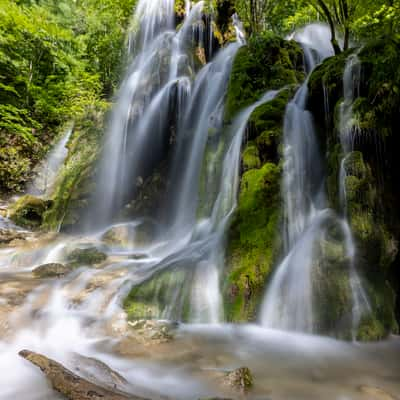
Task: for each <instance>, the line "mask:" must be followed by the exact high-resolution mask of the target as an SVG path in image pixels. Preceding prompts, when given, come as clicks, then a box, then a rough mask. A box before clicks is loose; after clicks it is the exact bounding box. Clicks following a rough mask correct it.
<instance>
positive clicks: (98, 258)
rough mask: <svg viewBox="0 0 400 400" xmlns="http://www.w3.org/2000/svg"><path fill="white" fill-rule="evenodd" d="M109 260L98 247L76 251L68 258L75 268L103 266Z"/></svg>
mask: <svg viewBox="0 0 400 400" xmlns="http://www.w3.org/2000/svg"><path fill="white" fill-rule="evenodd" d="M106 259H107V255H106V254H105V253H103V252H101V251H100V250H98V249H97V248H96V247H88V248H85V249H75V250H73V251H72V252H71V253H69V254H68V256H67V261H68V262H69V263H70V265H72V266H74V267H79V266H81V265H96V264H101V263H102V262H104V261H105V260H106Z"/></svg>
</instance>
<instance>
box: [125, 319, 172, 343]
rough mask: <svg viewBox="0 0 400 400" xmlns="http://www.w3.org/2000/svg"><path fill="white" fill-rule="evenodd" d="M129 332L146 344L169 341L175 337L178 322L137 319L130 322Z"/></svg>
mask: <svg viewBox="0 0 400 400" xmlns="http://www.w3.org/2000/svg"><path fill="white" fill-rule="evenodd" d="M128 326H129V327H130V329H129V331H128V334H129V335H130V336H133V337H134V338H135V339H137V340H138V341H139V342H140V343H142V344H145V345H152V344H161V343H167V342H170V341H171V340H173V339H174V334H175V332H174V331H175V329H176V328H177V323H175V322H172V321H162V320H144V319H142V320H137V321H130V322H128Z"/></svg>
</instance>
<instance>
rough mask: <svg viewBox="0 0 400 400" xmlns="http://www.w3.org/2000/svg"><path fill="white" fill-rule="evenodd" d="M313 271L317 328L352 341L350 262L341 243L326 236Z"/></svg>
mask: <svg viewBox="0 0 400 400" xmlns="http://www.w3.org/2000/svg"><path fill="white" fill-rule="evenodd" d="M315 250H316V251H315V265H314V268H313V275H312V284H313V295H314V298H313V303H314V325H315V327H316V330H317V331H318V332H319V333H322V334H326V335H330V336H336V337H339V338H341V339H351V337H352V295H351V286H350V275H349V274H350V272H349V271H350V260H349V259H348V258H347V254H346V249H345V245H344V243H343V238H342V240H336V239H335V238H333V237H330V236H329V235H327V237H325V238H323V239H321V240H320V241H319V243H318V245H317V246H316V249H315Z"/></svg>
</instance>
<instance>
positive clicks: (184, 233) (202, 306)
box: [88, 0, 271, 322]
mask: <svg viewBox="0 0 400 400" xmlns="http://www.w3.org/2000/svg"><path fill="white" fill-rule="evenodd" d="M203 7H204V2H202V1H201V2H198V3H196V4H194V5H193V6H191V4H190V2H186V10H187V13H186V16H185V19H184V21H183V23H182V25H181V27H180V28H179V30H177V31H174V30H172V29H173V27H174V25H173V16H174V8H173V2H171V1H170V0H168V1H166V0H164V1H161V0H159V1H155V2H152V3H151V5H150V4H149V1H145V0H141V1H139V3H138V6H137V9H136V13H135V17H134V20H136V21H140V22H141V23H140V24H139V25H138V27H137V29H136V31H134V32H133V34H132V35H131V37H130V38H129V43H128V47H129V49H131V50H130V51H131V53H132V57H133V59H132V62H131V65H130V66H129V68H128V70H127V74H126V77H125V79H124V81H123V83H122V85H121V89H120V91H119V94H118V97H117V102H116V105H115V107H114V111H113V114H112V116H111V121H110V128H109V131H108V133H107V137H106V141H105V143H104V151H103V156H102V160H101V163H100V168H99V170H100V171H99V178H98V184H97V190H96V193H95V196H94V203H95V204H94V207H92V210H91V211H90V213H89V215H88V219H89V221H90V225H91V227H92V229H93V228H97V229H99V228H101V229H102V231H104V230H106V231H107V229H109V228H111V229H112V228H113V227H117V229H121V227H122V229H123V228H124V227H125V228H126V229H127V230H128V231H129V232H130V234H129V237H130V239H129V241H130V243H128V245H127V247H125V248H124V249H116V250H115V251H119V252H121V251H123V252H126V251H132V250H131V249H133V248H135V243H136V242H135V237H137V233H136V232H137V231H138V230H139V229H140V227H141V226H142V225H143V224H142V220H140V219H138V220H136V221H135V220H133V221H132V220H130V221H126V220H123V219H122V220H121V218H120V217H119V216H118V215H119V213H120V211H121V209H122V208H124V206H125V205H126V204H127V203H128V202H129V201H131V200H132V199H135V196H137V194H138V193H139V192H140V190H141V188H142V185H143V182H144V180H145V179H146V177H148V176H150V175H151V174H152V172H153V171H154V168H155V167H157V166H159V165H160V163H161V162H166V167H165V171H163V174H164V175H165V180H166V182H168V185H167V187H166V189H165V193H164V195H163V202H162V204H160V205H159V208H158V211H157V210H155V211H154V213H153V217H154V218H153V222H152V224H153V225H155V226H156V227H155V229H154V232H155V233H154V235H153V237H152V238H151V241H150V243H148V244H146V245H144V247H143V248H141V251H142V252H143V253H145V254H146V255H148V256H149V259H150V260H154V261H152V262H149V263H146V265H144V266H143V268H142V280H141V282H144V283H145V282H146V281H149V280H150V281H151V280H154V281H155V282H156V283H155V284H154V286H155V288H154V297H155V298H157V296H158V294H159V293H160V292H161V291H162V292H163V293H164V300H163V303H164V304H160V305H159V307H158V308H159V317H163V318H169V319H185V320H190V321H193V322H217V321H220V320H221V319H222V307H221V304H222V303H221V295H220V282H219V276H220V272H221V269H222V266H223V262H224V244H225V240H224V239H225V231H226V228H227V226H228V221H229V217H230V216H231V214H232V212H233V210H234V208H235V206H236V196H237V191H238V185H239V167H240V151H241V144H242V138H243V132H244V130H245V128H246V123H247V119H248V118H249V116H250V114H251V111H252V110H254V108H255V107H256V106H257V105H258V104H261V103H256V104H255V105H254V106H252V107H251V108H249V109H248V110H245V111H244V114H243V113H242V114H241V115H240V118H239V119H238V120H235V121H234V123H233V124H232V126H231V127H230V128H229V129H226V128H225V127H224V126H223V118H224V100H225V95H226V90H227V86H228V82H229V77H230V71H231V68H232V63H233V60H234V56H235V54H236V52H237V50H238V49H239V48H240V46H241V45H243V44H244V42H245V39H244V37H245V36H244V33H243V31H242V30H241V26H242V25H241V22H240V21H239V19H238V17H237V16H233V24H234V26H235V29H236V32H237V41H236V42H233V43H230V44H228V45H227V46H226V47H224V48H223V49H221V50H219V51H218V52H217V53H216V54H215V55H214V49H213V48H212V47H209V48H208V49H205V46H206V44H207V43H208V44H209V46H211V45H212V42H213V40H212V35H213V33H212V29H213V28H212V26H213V23H212V21H211V20H210V18H211V17H209V16H205V15H204V13H203ZM199 48H204V53H203V57H199V61H202V62H205V61H208V62H206V63H205V65H203V66H202V67H201V68H200V69H198V68H197V69H198V71H196V63H195V61H194V55H195V53H196V49H199ZM198 53H200V54H201V53H202V52H201V51H199V52H198ZM204 57H205V58H210V60H206V59H204ZM198 64H199V63H198V62H197V65H198ZM266 96H267V97H265V99H262V100H260V101H267V100H268V99H270V96H271V94H268V95H266ZM216 150H218V151H216ZM206 159H207V160H208V162H206ZM115 223H117V225H115ZM135 251H137V248H135ZM164 272H165V273H170V272H171V274H172V275H171V277H169V278H168V279H162V278H160V282H159V283H158V281H157V279H158V277H159V276H160V275H161V276H162V274H163V273H164ZM164 286H166V287H164ZM184 314H185V315H184Z"/></svg>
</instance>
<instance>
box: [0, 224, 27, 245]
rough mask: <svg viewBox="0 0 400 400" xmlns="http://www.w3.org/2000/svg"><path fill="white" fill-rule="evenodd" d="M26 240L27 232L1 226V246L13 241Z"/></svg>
mask: <svg viewBox="0 0 400 400" xmlns="http://www.w3.org/2000/svg"><path fill="white" fill-rule="evenodd" d="M24 240H25V234H24V233H23V232H18V231H14V230H11V229H1V228H0V246H7V245H9V244H11V243H12V242H15V241H24Z"/></svg>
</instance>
